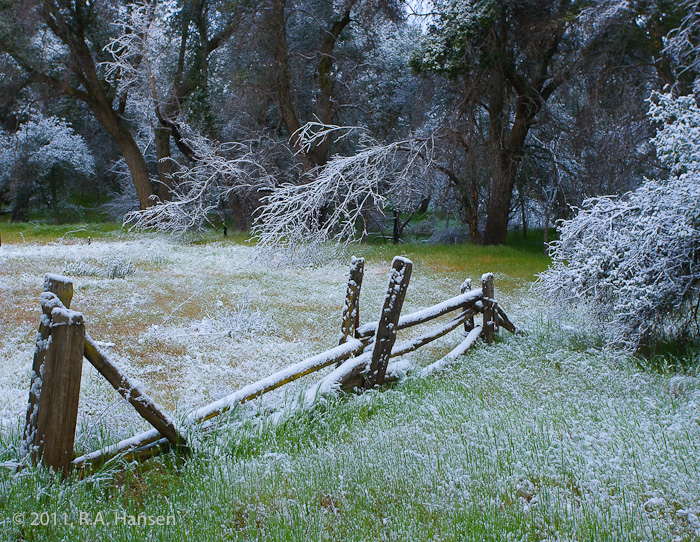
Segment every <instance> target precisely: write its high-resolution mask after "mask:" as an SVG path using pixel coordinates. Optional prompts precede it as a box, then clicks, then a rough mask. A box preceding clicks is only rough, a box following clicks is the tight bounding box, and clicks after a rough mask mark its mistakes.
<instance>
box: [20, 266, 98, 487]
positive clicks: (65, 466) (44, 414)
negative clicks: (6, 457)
mask: <svg viewBox="0 0 700 542" xmlns="http://www.w3.org/2000/svg"><path fill="white" fill-rule="evenodd" d="M44 290H45V291H44V292H43V293H42V294H41V307H42V316H41V324H40V325H39V333H38V336H37V344H36V350H35V352H34V362H33V371H32V379H31V384H30V389H29V404H28V405H27V419H26V425H25V429H24V440H23V442H22V446H21V455H22V456H26V455H30V457H31V460H32V461H33V462H34V463H37V462H38V461H39V460H40V459H41V460H42V461H43V463H44V465H46V466H48V467H52V468H54V469H55V470H57V471H59V470H60V471H62V472H63V473H64V475H65V474H67V473H68V471H69V469H70V466H71V461H72V460H73V457H74V448H73V446H74V441H75V425H76V421H77V417H78V398H79V396H80V378H81V375H82V370H83V343H84V340H85V326H84V325H83V315H82V314H80V313H78V312H74V311H71V310H69V309H67V308H66V306H68V305H70V302H71V299H72V296H73V284H72V283H71V281H70V280H68V279H66V278H65V277H61V276H59V275H46V278H45V280H44Z"/></svg>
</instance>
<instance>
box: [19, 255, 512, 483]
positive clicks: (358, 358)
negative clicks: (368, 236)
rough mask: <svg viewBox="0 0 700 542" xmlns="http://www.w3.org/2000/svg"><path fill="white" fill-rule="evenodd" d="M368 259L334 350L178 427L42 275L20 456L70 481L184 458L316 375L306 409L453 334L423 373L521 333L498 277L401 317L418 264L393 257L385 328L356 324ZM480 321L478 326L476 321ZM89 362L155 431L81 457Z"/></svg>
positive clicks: (389, 374) (352, 287) (380, 377)
mask: <svg viewBox="0 0 700 542" xmlns="http://www.w3.org/2000/svg"><path fill="white" fill-rule="evenodd" d="M364 263H365V262H364V259H362V258H354V257H353V258H352V260H351V263H350V277H349V280H348V285H347V292H346V297H345V304H344V306H343V313H342V314H343V316H342V323H341V333H340V340H339V344H338V346H336V347H335V348H332V349H330V350H327V351H325V352H323V353H321V354H318V355H315V356H312V357H310V358H307V359H305V360H303V361H300V362H299V363H296V364H294V365H291V366H289V367H286V368H284V369H282V370H280V371H278V372H276V373H274V374H272V375H270V376H268V377H267V378H264V379H263V380H260V381H258V382H255V383H253V384H249V385H247V386H244V387H243V388H241V389H240V390H238V391H236V392H235V393H233V394H231V395H228V396H226V397H224V398H222V399H219V400H218V401H215V402H214V403H211V404H209V405H206V406H204V407H202V408H200V409H198V410H195V411H194V412H192V413H190V414H189V415H188V416H187V417H186V418H185V420H184V422H183V424H182V426H181V427H177V425H176V424H175V422H174V421H173V419H172V418H171V417H170V416H168V414H166V413H165V412H164V411H163V410H162V409H161V408H160V407H158V405H156V403H155V401H153V399H151V398H150V397H149V396H148V394H147V393H146V391H145V390H143V389H142V388H141V387H140V386H139V385H138V384H136V383H135V382H134V381H132V380H131V379H130V378H129V377H128V376H127V375H126V374H125V373H124V372H123V371H122V370H121V369H120V368H119V366H118V365H117V363H115V362H114V360H112V359H111V358H110V356H109V355H108V354H107V353H105V352H104V351H102V350H101V349H100V347H99V346H98V344H97V343H96V342H95V341H94V340H93V339H92V337H90V335H89V334H88V333H87V331H86V330H85V319H84V318H83V315H82V314H81V313H79V312H75V311H73V310H71V309H70V303H71V299H72V297H73V284H72V282H71V281H70V280H69V279H67V278H66V277H62V276H59V275H52V274H48V275H46V278H45V282H44V292H43V293H42V294H41V296H40V302H41V308H42V316H41V322H40V325H39V333H38V336H37V345H36V350H35V354H34V363H33V370H32V377H31V384H30V391H29V404H28V407H27V418H26V425H25V431H24V437H23V441H22V446H21V450H20V454H21V456H23V457H24V458H28V459H29V460H30V461H32V462H33V463H35V464H36V463H38V462H42V463H43V464H44V465H46V466H48V467H50V468H53V469H55V470H57V471H61V472H63V473H64V475H65V474H67V473H68V472H69V471H70V470H71V469H74V468H77V469H88V468H96V467H98V466H100V465H102V464H104V463H105V462H106V461H108V460H109V459H111V458H113V457H115V456H117V455H121V456H123V457H124V458H125V459H126V460H133V459H145V458H148V457H151V456H153V455H156V454H159V453H162V452H163V451H165V450H168V449H173V448H174V449H176V450H178V451H181V452H183V453H184V452H186V450H187V440H186V438H185V436H184V433H185V432H186V431H185V429H187V430H191V429H193V428H195V427H197V426H200V427H201V424H202V423H203V422H205V421H206V420H209V419H211V418H214V417H215V416H219V415H220V414H222V413H224V412H226V411H228V410H230V409H231V408H232V407H234V406H235V405H238V404H241V403H244V402H246V401H250V400H252V399H254V398H256V397H259V396H261V395H263V394H264V393H268V392H270V391H272V390H275V389H277V388H279V387H281V386H284V385H285V384H287V383H289V382H292V381H294V380H297V379H299V378H301V377H303V376H306V375H308V374H310V373H313V372H315V371H319V370H321V369H323V368H325V367H329V366H331V365H334V366H335V367H334V369H333V370H332V371H331V372H330V373H329V374H328V375H326V376H325V377H324V378H323V379H322V380H321V381H320V382H319V383H318V384H317V385H315V386H313V387H311V388H310V389H309V391H308V392H307V396H306V397H307V400H308V401H313V400H314V399H315V397H316V395H317V394H319V393H327V392H329V391H331V390H334V389H338V388H341V389H345V390H353V389H358V388H360V389H369V388H373V387H375V386H381V385H382V384H384V383H386V382H388V381H391V380H395V379H396V378H397V377H398V373H399V371H398V367H397V365H396V364H392V363H390V360H391V359H392V358H395V357H398V356H402V355H404V354H407V353H408V352H412V351H414V350H417V349H418V348H420V347H422V346H424V345H426V344H428V343H430V342H431V341H434V340H435V339H437V338H439V337H442V336H443V335H446V334H447V333H449V332H450V331H453V330H455V329H457V328H460V327H461V328H463V330H464V331H463V333H464V335H465V338H464V339H463V340H462V342H461V343H460V344H459V345H458V346H457V347H456V348H455V349H454V350H452V351H451V352H450V353H448V354H447V355H446V356H445V357H443V358H442V359H440V360H438V361H437V362H435V363H433V364H432V365H430V366H428V367H426V368H423V369H422V371H423V372H424V373H426V374H427V373H430V372H432V371H435V370H437V369H440V368H441V367H443V366H444V365H445V364H447V363H449V362H451V361H453V360H454V359H455V358H457V356H459V355H462V354H463V353H465V352H466V351H467V350H468V349H469V348H470V347H471V346H472V345H474V343H475V342H476V340H477V339H478V338H480V337H481V338H483V340H484V341H485V342H486V343H487V344H491V343H492V342H493V340H494V335H495V333H496V332H498V330H499V328H500V327H503V328H505V329H507V330H508V331H510V332H515V331H516V329H515V326H514V325H513V324H512V323H511V321H510V320H509V319H508V317H507V316H506V313H505V312H504V311H503V309H502V308H501V307H500V306H499V305H498V303H497V302H496V300H495V298H494V286H493V274H491V273H487V274H485V275H483V276H482V280H481V288H477V289H472V285H471V281H470V280H469V279H468V280H466V281H465V282H464V283H463V284H462V286H461V290H460V293H459V295H457V296H455V297H452V298H450V299H448V300H446V301H443V302H441V303H438V304H436V305H433V306H431V307H428V308H426V309H422V310H419V311H417V312H413V313H410V314H406V315H401V308H402V305H403V301H404V298H405V296H406V290H407V289H408V284H409V280H410V278H411V271H412V268H413V264H412V262H411V261H410V260H409V259H407V258H401V257H396V258H394V260H393V262H392V266H391V272H390V275H389V283H388V286H387V291H386V295H385V298H384V303H383V305H382V309H381V311H380V313H379V319H378V320H377V321H374V322H368V323H366V324H363V325H360V290H361V287H362V277H363V273H364ZM451 312H457V313H458V314H457V315H456V316H453V317H452V318H451V319H449V320H447V321H446V322H443V323H441V324H439V325H438V326H436V327H435V328H433V329H431V330H430V331H427V332H424V333H423V334H421V335H419V336H416V337H413V338H411V339H408V340H405V341H404V342H400V343H398V344H397V343H396V336H397V332H398V331H400V330H404V329H407V328H410V327H412V326H416V325H419V324H424V323H426V322H430V321H432V320H434V319H436V318H439V317H440V316H443V315H446V314H448V313H451ZM479 314H482V324H481V325H476V324H475V321H474V317H475V316H477V315H479ZM83 358H85V359H87V360H88V361H89V362H90V363H91V364H92V365H93V366H94V367H95V369H97V371H99V373H100V374H101V375H102V376H103V377H104V378H105V379H106V380H107V381H108V382H109V383H110V384H111V385H112V387H114V389H115V390H116V391H117V392H118V393H119V394H121V396H122V397H123V398H124V399H125V400H126V401H128V402H129V404H131V405H132V406H133V407H134V408H135V409H136V411H137V412H138V413H139V414H140V415H141V416H142V417H143V418H144V419H145V420H147V421H148V422H149V423H150V424H151V425H152V429H151V430H149V431H146V432H143V433H140V434H138V435H135V436H133V437H131V438H129V439H126V440H123V441H121V442H118V443H116V444H114V445H112V446H108V447H106V448H103V449H100V450H96V451H94V452H92V453H89V454H86V455H83V456H80V457H75V451H74V440H75V426H76V420H77V415H78V398H79V395H80V378H81V373H82V367H83Z"/></svg>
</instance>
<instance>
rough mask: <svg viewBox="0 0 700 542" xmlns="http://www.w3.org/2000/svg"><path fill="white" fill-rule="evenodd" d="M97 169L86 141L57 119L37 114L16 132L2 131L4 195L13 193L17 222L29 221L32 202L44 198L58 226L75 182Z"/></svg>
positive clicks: (0, 176) (0, 155) (0, 159)
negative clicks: (64, 202) (64, 203)
mask: <svg viewBox="0 0 700 542" xmlns="http://www.w3.org/2000/svg"><path fill="white" fill-rule="evenodd" d="M94 169H95V162H94V160H93V157H92V154H91V153H90V151H89V149H88V147H87V145H86V143H85V141H84V140H83V138H82V137H80V136H78V135H76V134H75V133H74V132H73V130H72V129H71V127H70V126H68V125H67V124H66V123H65V122H64V121H62V120H61V119H58V118H56V117H48V118H44V117H43V116H41V115H37V116H34V117H32V118H31V119H30V120H29V121H28V122H26V123H24V124H23V125H22V126H20V127H19V129H18V130H17V131H16V132H14V133H9V132H0V192H2V191H5V190H6V191H7V192H9V195H10V200H11V204H10V207H11V210H12V220H13V221H26V220H28V219H29V201H30V199H31V198H32V197H34V196H35V195H40V196H41V197H42V199H43V200H44V202H45V203H46V204H47V206H48V207H49V208H51V209H52V210H53V212H54V217H55V219H56V222H57V223H58V222H59V218H60V205H61V201H62V200H64V199H65V198H66V197H67V196H68V193H69V189H70V187H71V184H72V182H73V181H75V179H76V178H81V177H82V178H84V177H89V176H91V175H93V174H94Z"/></svg>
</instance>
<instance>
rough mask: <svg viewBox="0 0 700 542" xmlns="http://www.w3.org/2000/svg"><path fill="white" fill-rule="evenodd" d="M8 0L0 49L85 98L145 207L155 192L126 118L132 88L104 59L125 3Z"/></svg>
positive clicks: (37, 79) (48, 82) (43, 79)
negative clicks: (121, 85)
mask: <svg viewBox="0 0 700 542" xmlns="http://www.w3.org/2000/svg"><path fill="white" fill-rule="evenodd" d="M22 7H23V8H24V9H19V10H18V9H17V5H16V3H15V2H12V1H9V0H4V1H3V2H2V3H1V4H0V17H2V19H3V21H4V24H3V28H2V34H1V35H0V51H2V52H5V53H7V54H8V55H9V56H11V57H12V59H13V60H14V61H15V62H16V64H17V65H18V66H19V67H20V68H21V69H22V70H23V71H24V72H25V73H26V74H27V75H28V76H29V77H30V78H31V81H32V82H33V83H36V84H40V85H45V86H48V87H50V88H52V89H54V90H56V91H58V92H60V93H62V94H64V95H66V96H69V97H71V98H74V99H77V100H80V101H82V102H84V103H85V104H87V106H88V107H89V108H90V110H91V111H92V113H93V114H94V115H95V117H96V118H97V119H98V120H99V121H100V124H101V125H102V126H103V127H104V129H105V130H106V131H107V133H109V135H110V136H111V137H112V138H113V140H114V142H115V143H116V145H117V146H118V147H119V150H120V151H121V154H122V156H123V157H124V160H125V161H126V164H127V165H128V168H129V171H130V173H131V178H132V180H133V183H134V187H135V188H136V193H137V195H138V199H139V204H140V206H141V208H146V207H148V206H149V205H152V204H153V200H152V196H154V195H155V191H154V188H153V185H152V184H151V180H150V177H149V173H148V167H147V165H146V160H145V159H144V156H143V153H142V152H141V149H140V148H139V145H138V144H137V142H136V140H135V138H134V136H133V134H132V132H131V130H130V128H129V126H128V123H127V122H126V120H125V118H124V112H125V110H126V107H127V101H128V94H127V93H121V94H120V93H118V86H117V85H115V83H114V81H110V80H109V79H108V78H107V77H106V76H105V73H104V70H103V69H102V66H101V63H102V62H104V61H106V60H108V53H106V52H105V51H104V47H105V45H106V44H107V43H108V42H109V39H110V36H111V35H112V34H113V32H114V29H113V28H112V26H111V23H113V22H114V21H115V20H119V18H120V16H121V13H122V10H124V9H125V6H124V5H123V4H122V3H121V2H119V1H116V0H114V1H108V2H100V3H98V2H90V1H88V0H76V1H68V0H48V1H44V2H39V3H36V4H35V3H27V4H23V5H22Z"/></svg>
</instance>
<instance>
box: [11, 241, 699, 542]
mask: <svg viewBox="0 0 700 542" xmlns="http://www.w3.org/2000/svg"><path fill="white" fill-rule="evenodd" d="M48 231H51V230H50V229H49V230H48ZM3 233H4V232H3ZM59 233H60V230H54V235H55V236H57V235H59ZM109 234H110V233H109V231H105V232H104V235H106V236H109ZM36 235H37V238H39V239H47V238H48V237H42V236H43V235H47V236H48V233H41V232H37V233H36ZM60 235H63V234H62V233H61V234H60ZM208 236H210V237H208ZM55 238H56V237H54V239H55ZM222 241H223V240H222V238H221V236H220V234H216V232H212V233H211V234H206V235H205V236H204V237H203V238H202V239H201V240H200V241H199V243H200V244H207V243H212V244H211V247H212V252H216V251H218V250H219V246H218V245H217V244H216V243H215V242H222ZM240 241H241V237H240V236H229V238H228V239H227V240H226V241H223V245H224V246H225V245H226V244H228V243H236V242H240ZM205 248H206V247H205ZM352 252H353V253H355V254H356V255H362V256H365V257H367V259H368V265H367V267H366V273H370V274H371V275H370V277H369V278H373V279H374V282H381V286H377V285H374V286H373V288H374V290H375V291H373V293H372V295H373V298H372V299H373V301H377V302H378V301H379V300H380V299H379V296H378V294H379V293H380V292H379V290H380V288H381V287H384V285H385V284H386V282H385V270H384V269H378V268H379V267H380V266H385V265H386V263H387V262H388V261H389V260H390V259H391V257H392V256H394V255H396V254H397V253H401V254H405V255H407V256H408V257H410V258H412V259H413V261H414V263H415V266H416V267H415V269H414V275H413V276H414V278H413V279H412V283H413V281H415V284H416V286H415V287H416V288H419V286H423V287H425V286H426V285H428V283H427V282H426V279H425V278H424V277H425V275H426V274H429V275H431V277H432V278H431V280H434V281H436V282H439V283H440V284H442V283H443V282H444V284H445V286H444V287H445V288H448V289H450V291H451V289H452V288H458V287H459V283H460V282H461V280H462V279H463V278H465V277H466V276H470V275H471V276H472V278H474V279H477V280H478V278H479V277H480V274H481V273H483V272H484V271H494V272H495V273H496V276H497V283H496V292H497V296H498V292H500V291H507V293H508V299H509V301H510V303H509V304H508V305H507V306H505V307H504V308H505V309H506V310H507V311H508V312H509V314H510V316H511V317H512V318H513V320H514V321H515V323H516V324H517V325H518V326H520V327H522V328H524V329H525V330H526V331H527V334H525V335H517V336H513V335H510V334H506V333H504V334H503V335H502V336H501V337H499V338H498V340H497V342H496V344H495V345H494V346H492V347H486V346H484V345H480V346H478V347H477V348H476V350H474V351H472V352H470V353H468V354H467V355H466V356H464V357H462V358H460V360H459V361H458V362H457V363H456V364H455V365H454V366H453V367H450V368H448V369H447V370H445V371H444V372H442V373H439V374H435V375H432V376H430V377H420V376H413V377H409V378H407V379H406V380H404V381H402V382H399V383H397V384H395V385H393V386H391V387H388V388H386V389H383V390H376V391H371V392H368V393H364V394H362V395H359V396H356V395H338V396H331V397H325V398H321V399H320V400H319V401H318V403H317V404H315V405H314V406H313V407H311V408H305V409H289V411H287V412H286V413H284V414H283V415H281V416H280V415H279V411H278V410H277V411H275V410H273V407H274V408H275V409H276V408H278V407H279V406H280V405H279V404H278V403H270V400H269V399H268V400H266V399H265V398H263V400H262V402H261V403H258V404H257V405H251V406H249V407H245V408H244V407H241V408H239V409H237V410H236V411H234V412H233V413H232V414H231V415H228V416H226V417H223V419H222V420H221V423H220V425H218V426H216V427H215V428H213V430H212V431H209V432H208V433H205V434H201V433H195V434H192V435H190V440H191V442H192V445H193V453H192V455H191V456H189V457H188V458H186V459H180V458H178V457H177V456H175V455H173V454H166V455H164V456H161V457H159V458H156V459H153V460H151V461H149V462H148V463H145V464H143V465H124V464H120V463H118V462H117V463H116V464H113V465H111V466H108V467H106V468H104V469H103V470H102V471H100V472H97V473H95V474H93V475H92V476H89V477H87V478H84V479H82V480H79V479H78V478H77V477H75V476H73V477H71V478H70V479H69V480H67V481H64V482H61V481H60V479H59V478H58V477H55V476H53V475H52V474H51V473H48V472H46V471H45V470H43V469H41V468H28V469H25V470H24V471H22V472H21V473H20V474H18V475H14V474H12V473H11V472H10V471H8V470H5V469H0V494H2V497H0V539H2V540H12V541H15V540H17V541H19V540H22V541H45V540H71V541H80V540H85V541H92V540H115V541H133V540H168V541H170V540H197V541H202V542H206V541H219V540H241V541H243V540H260V541H277V540H279V541H282V540H289V541H304V542H306V541H307V540H329V541H353V540H357V541H365V540H397V541H405V540H411V541H424V540H425V541H428V540H440V541H442V540H446V541H449V540H460V541H461V540H474V541H481V540H493V541H501V540H527V541H539V540H581V541H589V540H595V541H607V540H615V541H617V540H621V541H622V540H624V541H628V540H629V541H632V540H634V541H637V540H650V541H651V540H678V541H679V542H685V541H691V540H698V539H699V538H698V534H700V531H697V530H696V527H694V522H693V521H694V520H693V519H692V517H694V516H697V515H698V514H700V499H698V493H697V488H698V487H700V453H699V452H700V449H699V448H700V445H699V444H698V443H700V425H699V424H698V423H697V419H698V417H700V407H698V406H697V405H700V384H699V383H698V379H697V378H696V375H694V374H690V373H686V374H683V373H675V372H670V371H641V372H640V370H639V367H638V366H637V364H636V362H635V360H634V359H633V358H629V357H624V356H621V355H619V354H616V353H614V352H609V351H607V350H606V349H605V348H604V345H602V344H601V343H600V342H599V339H598V337H596V336H595V335H594V334H592V333H591V332H590V331H589V330H588V329H587V328H586V327H585V326H583V325H581V326H580V327H576V328H575V329H574V328H561V327H560V326H559V325H558V323H557V322H551V321H548V320H547V319H545V318H542V317H541V316H540V315H541V314H542V313H543V312H544V309H545V307H544V306H542V305H541V304H539V303H538V301H537V300H533V299H531V298H530V297H529V296H527V294H523V286H526V285H527V283H528V282H529V281H531V280H532V277H533V274H534V273H536V272H538V271H540V270H542V269H544V268H545V267H546V265H547V263H548V259H547V258H546V257H545V256H544V255H543V254H542V253H541V252H538V251H535V250H533V249H532V247H529V246H524V247H518V246H506V247H495V248H493V247H492V248H487V247H474V246H470V245H449V246H430V245H425V244H420V243H417V244H405V245H399V246H398V247H395V246H376V245H375V246H358V247H353V250H352ZM200 253H201V254H204V251H201V252H198V254H200ZM202 263H204V262H202ZM156 271H157V270H155V268H154V271H153V272H154V273H156ZM280 276H284V280H286V281H291V280H298V281H300V282H302V283H304V288H308V284H306V283H307V282H308V281H309V279H308V278H307V275H305V273H304V271H303V270H300V271H299V272H298V277H297V278H296V279H294V278H293V276H294V274H292V273H288V274H285V275H280ZM369 278H366V280H368V282H369ZM379 279H381V280H379ZM149 280H150V278H149ZM266 280H269V281H272V282H271V284H270V285H266V288H267V287H269V288H270V291H271V292H272V291H273V290H272V287H273V286H274V285H277V284H278V283H279V282H280V279H279V278H278V275H276V274H273V275H270V277H267V279H266ZM153 281H154V283H155V282H156V281H157V277H155V276H154V277H153ZM421 281H423V282H421ZM284 287H285V291H287V290H286V289H288V290H289V291H290V292H294V291H295V288H297V286H295V285H294V284H286V283H285V285H284ZM316 287H318V288H319V289H321V288H320V285H317V286H316ZM364 288H365V286H363V289H364ZM430 288H437V286H434V285H432V286H430ZM303 291H304V292H307V290H303ZM322 291H323V292H324V293H325V291H326V290H322ZM455 293H456V292H455ZM307 294H308V292H307ZM292 297H293V296H292ZM374 297H376V298H377V299H374ZM284 299H287V297H285V298H284ZM306 301H307V302H308V301H309V299H307V300H306ZM316 301H318V300H316ZM280 310H284V307H282V308H281V309H280ZM363 311H365V312H363V314H364V315H366V314H367V311H366V310H365V309H363ZM290 314H291V315H292V318H293V319H295V320H297V321H298V320H301V314H302V313H300V312H298V310H297V309H296V308H293V309H290ZM371 314H375V312H371ZM572 318H574V317H573V316H572ZM363 320H364V318H363ZM573 324H576V321H575V320H574V321H573ZM316 325H319V324H316ZM290 340H291V339H290ZM441 354H442V353H441V352H440V351H431V352H430V353H429V354H426V355H425V356H423V358H422V359H421V360H420V362H421V363H423V364H427V363H430V362H432V361H435V360H436V359H437V358H438V357H439V356H440V355H441ZM678 355H683V356H685V355H690V354H689V353H681V352H679V353H678ZM261 361H263V360H261ZM312 378H313V377H312ZM291 399H294V398H291ZM291 399H290V401H289V403H288V404H291V403H292V401H291ZM20 422H21V420H20ZM19 431H20V427H19V423H18V427H17V428H15V431H14V433H12V432H9V433H8V432H4V433H3V432H0V438H1V439H3V440H2V441H0V448H2V450H3V451H2V452H0V461H2V460H8V459H12V458H14V457H15V456H16V447H17V443H18V440H19V437H18V434H19ZM42 513H45V514H47V515H46V516H41V515H40V514H42ZM54 513H55V514H56V516H53V514H54ZM115 513H116V514H118V515H119V516H120V517H121V515H122V514H127V515H128V516H134V517H136V516H138V515H139V514H143V515H144V517H145V516H148V517H151V518H153V519H154V520H156V519H157V518H158V517H163V518H164V521H167V518H168V517H170V516H172V517H173V518H174V520H172V521H171V523H170V525H163V526H150V527H144V526H138V525H137V526H129V525H123V524H121V523H120V524H117V525H115V524H114V517H115ZM81 514H82V516H81ZM99 514H102V515H101V516H100V515H99ZM689 514H692V515H693V516H692V517H691V515H689ZM81 517H82V519H83V522H82V524H81ZM97 518H101V519H103V520H104V523H101V522H98V523H97V524H92V525H90V524H88V522H87V521H85V520H89V521H91V522H93V523H94V521H95V520H96V519H97ZM14 519H20V520H23V523H22V524H19V523H15V521H14ZM42 519H46V522H47V523H48V525H41V522H42ZM64 519H65V520H67V522H68V523H70V525H65V524H64ZM32 520H36V522H37V523H39V524H38V525H31V522H32Z"/></svg>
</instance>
